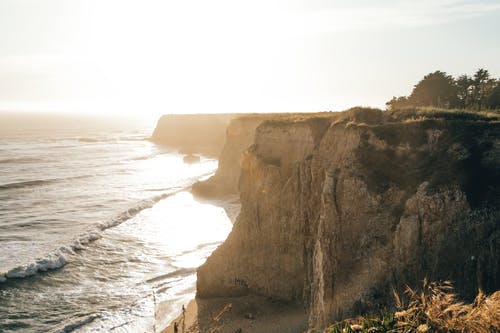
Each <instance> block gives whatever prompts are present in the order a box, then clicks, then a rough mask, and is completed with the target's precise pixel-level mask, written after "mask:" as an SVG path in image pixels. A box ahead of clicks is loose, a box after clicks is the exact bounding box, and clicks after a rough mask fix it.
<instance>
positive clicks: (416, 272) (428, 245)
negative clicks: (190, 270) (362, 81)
mask: <svg viewBox="0 0 500 333" xmlns="http://www.w3.org/2000/svg"><path fill="white" fill-rule="evenodd" d="M233 125H234V126H235V127H234V128H233V129H236V128H238V127H237V124H233ZM238 131H240V133H242V132H243V131H244V130H243V129H241V128H240V129H238ZM245 135H246V134H245ZM250 136H251V135H250ZM248 137H249V136H248ZM248 137H247V138H248ZM230 138H231V136H230V135H229V130H228V139H230ZM228 145H230V143H228V142H227V143H226V147H228ZM228 149H229V148H228ZM235 159H236V158H234V159H232V160H231V165H235V163H234V161H235ZM225 163H226V162H225V161H223V160H222V159H221V160H220V168H221V170H224V169H223V168H224V167H225ZM239 165H240V167H241V172H240V171H239V170H238V171H236V170H232V171H234V173H231V172H232V171H227V170H226V171H224V174H228V175H231V183H232V185H231V186H234V180H235V179H236V178H237V177H238V176H239V191H240V200H241V213H240V215H239V217H238V219H237V221H236V223H235V224H234V227H233V230H232V232H231V234H230V235H229V237H228V239H227V240H226V241H225V242H224V243H223V244H222V245H221V246H220V247H219V248H218V249H217V250H216V251H215V252H214V253H213V254H212V255H211V256H210V257H209V258H208V259H207V261H206V263H205V264H204V265H203V266H201V267H200V268H199V270H198V282H197V297H199V298H209V297H233V296H239V295H248V294H256V295H261V296H266V297H269V298H272V299H279V300H284V301H291V302H295V303H298V304H302V305H303V306H304V307H305V308H306V311H307V314H308V326H309V327H310V328H315V327H316V328H320V327H324V326H325V325H326V324H327V323H329V322H332V321H333V320H335V319H339V318H342V317H345V316H348V315H353V314H357V313H360V312H363V311H367V310H370V309H374V308H376V307H378V306H380V305H388V304H390V302H391V300H392V295H391V292H390V291H391V288H392V287H395V288H399V287H402V286H404V285H405V284H409V285H411V286H418V284H419V283H420V281H421V280H422V279H423V278H424V277H427V278H429V279H431V280H439V279H451V280H453V281H455V283H456V287H457V290H458V291H459V292H460V294H461V295H462V296H463V297H469V296H471V295H473V294H475V293H476V292H477V289H478V288H481V289H483V290H484V291H486V292H488V291H493V290H497V289H500V226H499V224H500V222H499V221H500V220H499V208H498V207H500V206H499V203H500V202H499V201H500V193H499V191H500V186H499V185H500V172H499V171H500V124H499V123H498V122H494V121H488V120H474V121H471V120H460V119H456V120H449V119H443V118H439V117H436V118H435V119H431V118H428V119H427V118H426V119H419V120H412V119H403V120H402V119H401V118H400V117H399V118H398V117H395V116H394V114H391V113H388V112H382V111H379V110H365V109H354V110H350V111H348V112H344V113H338V114H325V115H324V116H321V115H315V116H310V117H306V116H304V117H301V116H290V117H289V118H285V117H283V118H279V119H268V120H266V121H264V122H262V123H261V124H260V125H259V126H258V127H257V128H256V130H255V137H254V138H253V144H252V145H251V146H250V147H249V148H248V149H246V150H245V151H244V153H243V155H242V156H241V161H240V162H239ZM228 166H229V164H228ZM229 168H230V169H233V167H232V166H229ZM236 173H240V175H238V176H237V175H236ZM233 189H234V187H233Z"/></svg>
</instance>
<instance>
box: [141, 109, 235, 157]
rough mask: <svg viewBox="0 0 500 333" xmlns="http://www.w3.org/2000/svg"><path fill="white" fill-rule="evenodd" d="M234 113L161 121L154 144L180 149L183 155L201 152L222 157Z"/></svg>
mask: <svg viewBox="0 0 500 333" xmlns="http://www.w3.org/2000/svg"><path fill="white" fill-rule="evenodd" d="M235 116H236V115H234V114H172V115H164V116H162V117H161V118H160V119H159V120H158V124H157V125H156V128H155V130H154V132H153V136H152V138H151V139H152V141H153V142H156V143H159V144H163V145H165V146H168V147H172V148H175V149H178V150H179V151H180V152H181V153H186V154H192V153H200V154H204V155H207V156H211V157H218V156H219V154H220V152H221V150H222V147H223V145H224V141H225V136H226V128H227V126H228V125H229V122H230V121H231V119H233V118H234V117H235Z"/></svg>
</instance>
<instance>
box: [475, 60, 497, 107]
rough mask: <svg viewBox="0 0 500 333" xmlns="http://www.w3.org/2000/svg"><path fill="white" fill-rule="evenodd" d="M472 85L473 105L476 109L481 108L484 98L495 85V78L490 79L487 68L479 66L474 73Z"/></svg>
mask: <svg viewBox="0 0 500 333" xmlns="http://www.w3.org/2000/svg"><path fill="white" fill-rule="evenodd" d="M472 87H473V89H472V93H473V94H472V95H473V99H474V104H475V107H476V108H477V109H478V110H481V108H482V107H483V104H484V102H485V98H486V97H487V96H488V94H489V93H490V92H491V91H492V90H493V88H494V87H495V80H492V79H490V73H489V72H488V70H486V69H483V68H479V69H478V70H477V71H476V73H474V77H473V84H472Z"/></svg>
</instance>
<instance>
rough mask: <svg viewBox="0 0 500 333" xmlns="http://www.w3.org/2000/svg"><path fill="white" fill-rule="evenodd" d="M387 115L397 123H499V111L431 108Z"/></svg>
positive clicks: (405, 109)
mask: <svg viewBox="0 0 500 333" xmlns="http://www.w3.org/2000/svg"><path fill="white" fill-rule="evenodd" d="M386 112H387V115H388V116H389V117H391V118H392V119H394V120H397V121H419V120H425V119H444V120H469V121H499V120H500V110H485V111H475V110H464V109H440V108H433V107H418V108H404V109H397V110H393V111H386Z"/></svg>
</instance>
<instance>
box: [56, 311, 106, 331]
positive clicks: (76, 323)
mask: <svg viewBox="0 0 500 333" xmlns="http://www.w3.org/2000/svg"><path fill="white" fill-rule="evenodd" d="M97 318H99V316H98V315H91V316H88V317H84V318H81V319H77V320H73V321H72V322H70V323H68V324H63V325H62V327H59V328H55V329H52V330H50V331H49V333H69V332H73V331H74V330H76V329H77V328H80V327H82V326H85V325H88V324H90V323H91V322H93V321H94V320H96V319H97Z"/></svg>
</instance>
